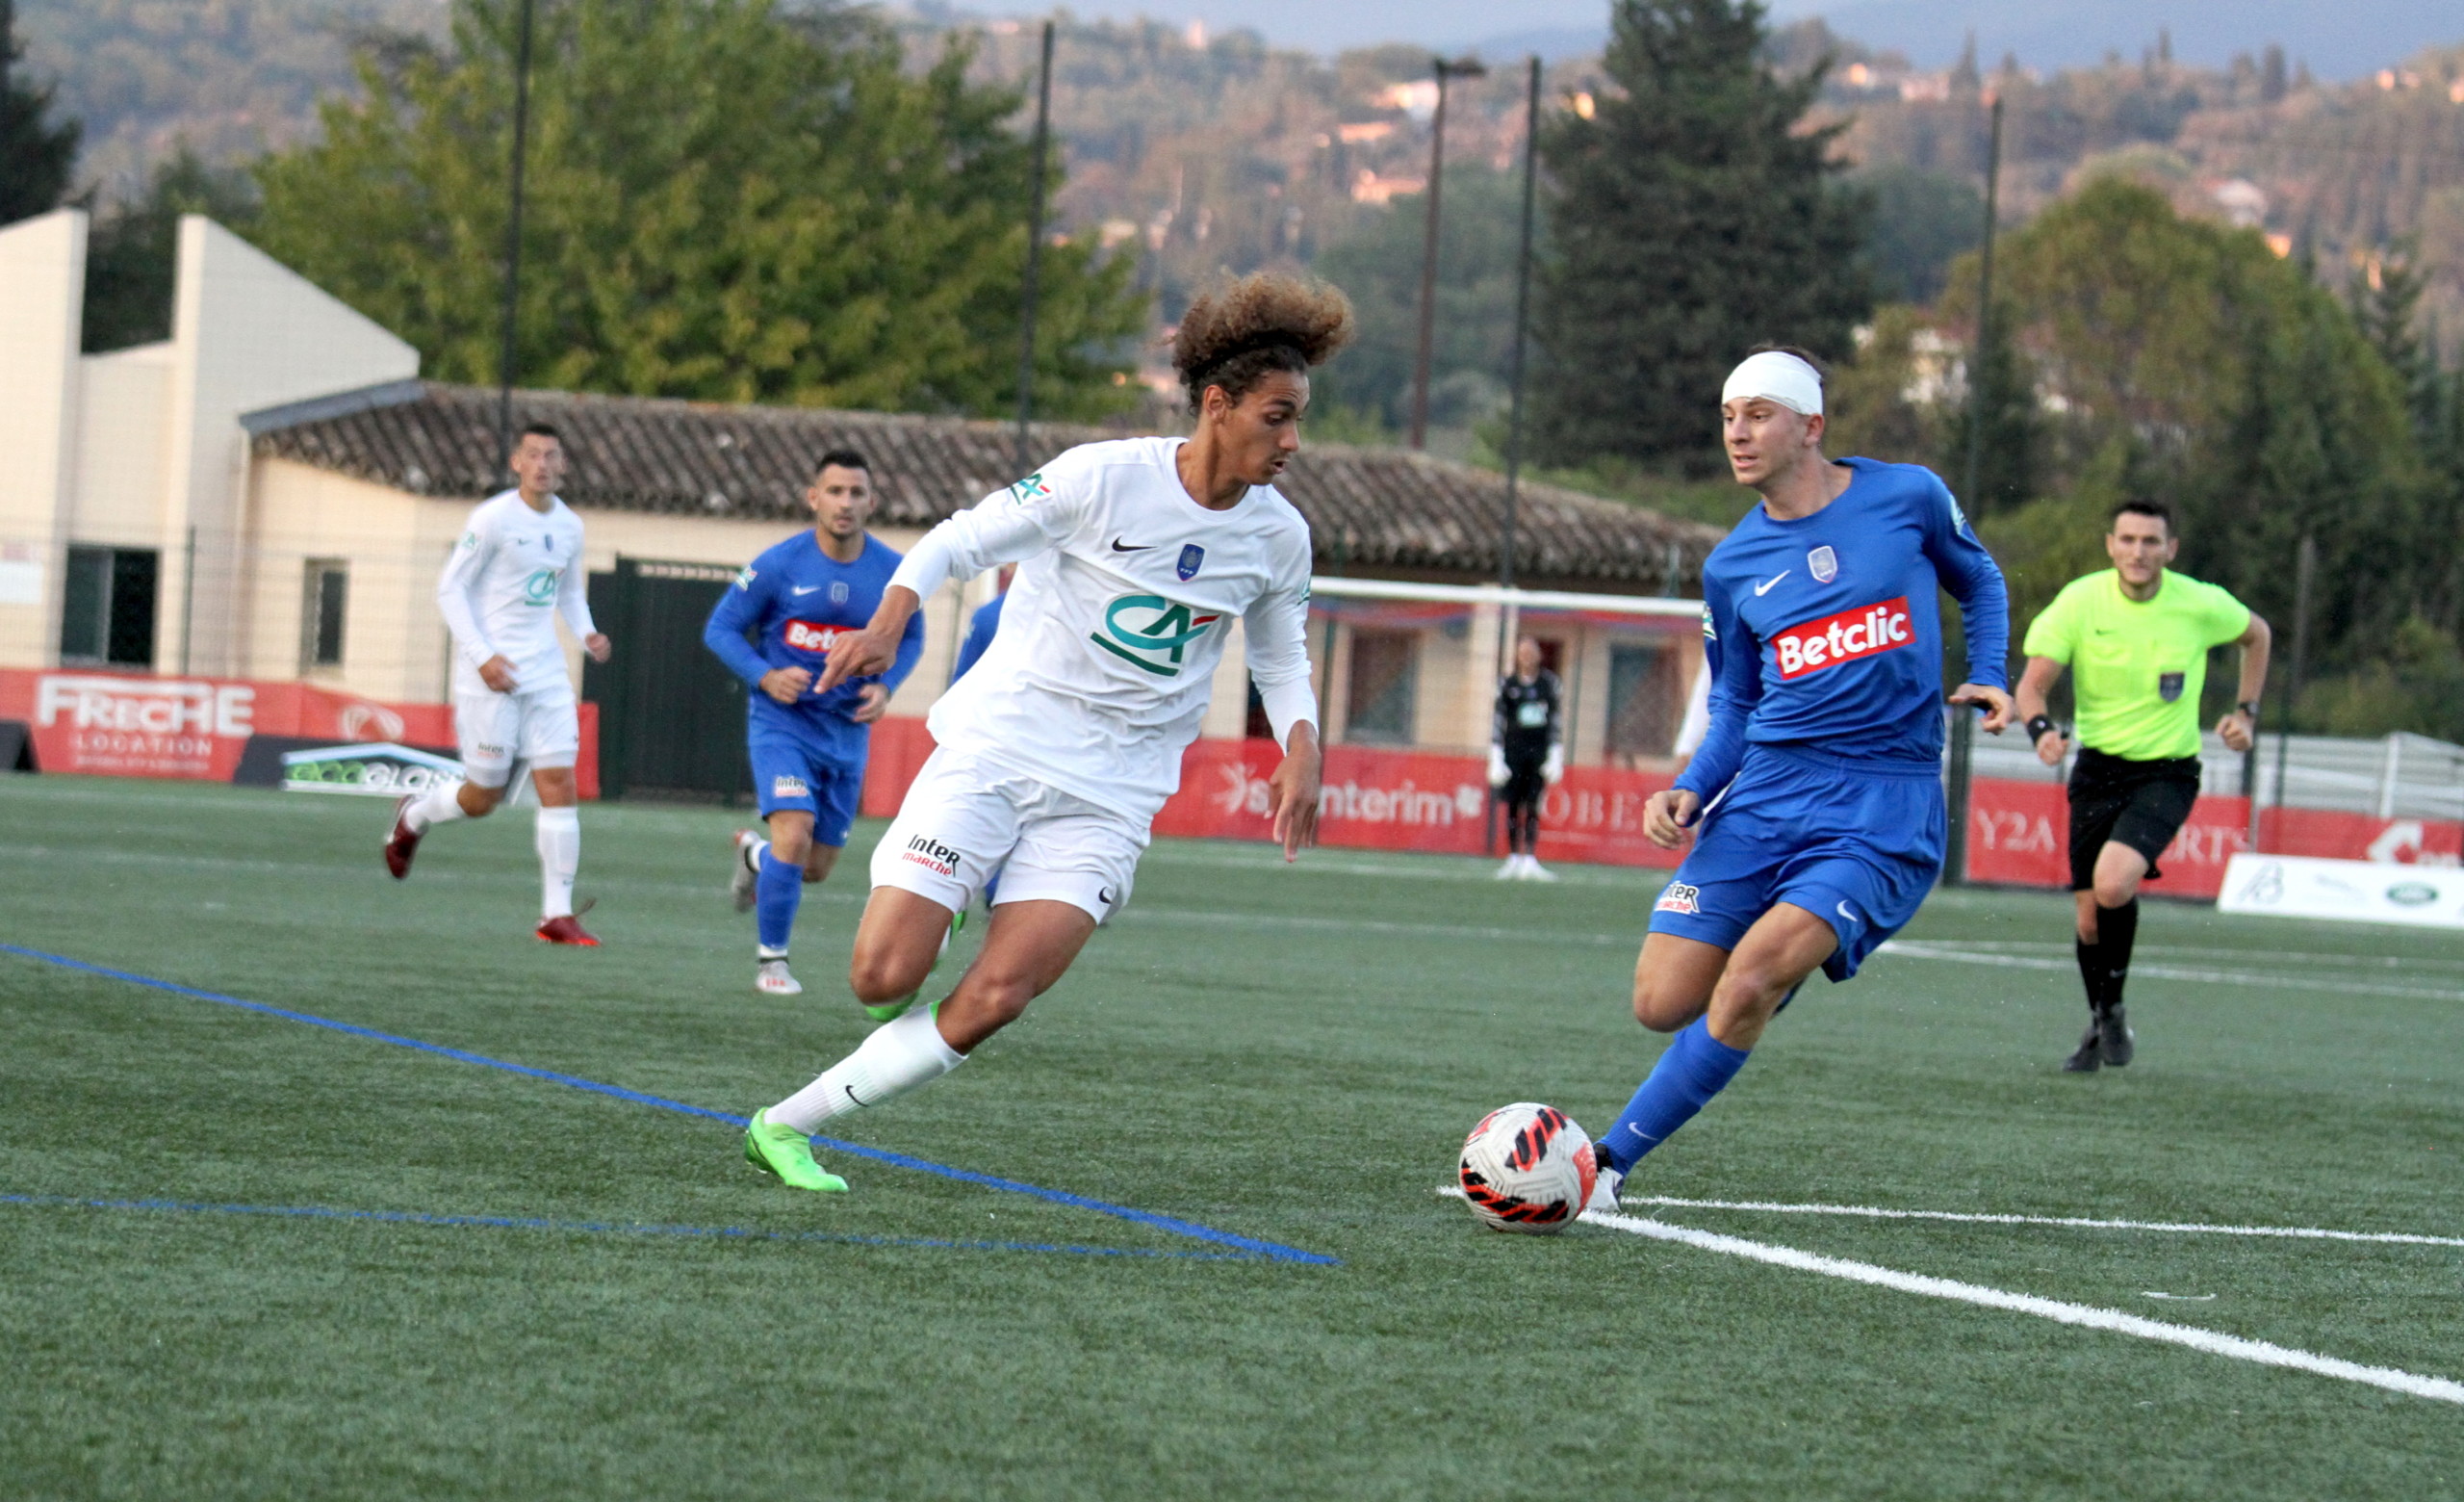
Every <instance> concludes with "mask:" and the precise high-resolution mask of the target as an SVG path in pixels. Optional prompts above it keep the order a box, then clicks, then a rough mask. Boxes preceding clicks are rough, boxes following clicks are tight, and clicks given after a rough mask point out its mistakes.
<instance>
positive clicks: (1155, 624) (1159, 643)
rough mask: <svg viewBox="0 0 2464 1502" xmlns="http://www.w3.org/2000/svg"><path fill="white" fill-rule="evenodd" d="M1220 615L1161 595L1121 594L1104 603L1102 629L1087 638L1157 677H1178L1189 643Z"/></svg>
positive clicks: (1204, 631)
mask: <svg viewBox="0 0 2464 1502" xmlns="http://www.w3.org/2000/svg"><path fill="white" fill-rule="evenodd" d="M1124 617H1125V619H1124ZM1221 619H1222V617H1221V616H1219V615H1198V614H1194V613H1193V612H1192V611H1191V609H1190V608H1189V607H1188V606H1186V605H1176V604H1174V603H1173V602H1171V601H1169V600H1167V599H1165V598H1164V597H1163V596H1162V595H1151V594H1140V595H1122V596H1121V597H1120V598H1119V599H1117V600H1115V601H1114V602H1113V603H1112V604H1111V605H1109V606H1107V607H1105V609H1104V629H1103V630H1102V631H1099V632H1095V633H1093V634H1091V635H1089V636H1088V638H1087V639H1088V640H1090V641H1091V642H1093V643H1094V644H1095V645H1097V646H1099V647H1101V648H1103V649H1104V650H1105V651H1107V652H1109V653H1111V654H1112V655H1113V656H1115V657H1117V658H1119V659H1120V660H1122V661H1125V662H1130V663H1133V664H1135V665H1137V666H1139V667H1142V668H1144V669H1145V670H1146V671H1148V672H1150V673H1153V674H1154V675H1155V676H1156V677H1158V678H1178V677H1179V676H1180V675H1181V659H1182V657H1183V655H1184V654H1186V653H1187V652H1188V651H1189V647H1190V643H1191V642H1193V641H1195V640H1197V638H1199V637H1200V636H1203V635H1205V634H1206V633H1207V630H1208V628H1210V627H1212V626H1213V625H1214V624H1215V623H1216V622H1217V621H1219V620H1221Z"/></svg>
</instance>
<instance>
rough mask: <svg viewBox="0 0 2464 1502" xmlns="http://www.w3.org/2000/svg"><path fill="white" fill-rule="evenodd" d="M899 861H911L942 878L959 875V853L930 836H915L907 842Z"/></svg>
mask: <svg viewBox="0 0 2464 1502" xmlns="http://www.w3.org/2000/svg"><path fill="white" fill-rule="evenodd" d="M899 859H900V860H902V861H913V862H914V863H915V864H916V865H918V866H921V867H923V868H925V869H927V870H930V871H936V872H938V873H939V874H941V875H943V876H955V875H957V874H958V873H959V853H958V852H957V851H956V850H953V849H951V848H950V847H949V846H948V845H945V844H943V843H941V842H939V841H938V840H936V839H934V838H933V837H932V836H931V835H917V836H916V837H915V838H914V839H912V840H910V841H909V842H907V849H906V850H905V851H904V852H902V853H901V854H900V856H899Z"/></svg>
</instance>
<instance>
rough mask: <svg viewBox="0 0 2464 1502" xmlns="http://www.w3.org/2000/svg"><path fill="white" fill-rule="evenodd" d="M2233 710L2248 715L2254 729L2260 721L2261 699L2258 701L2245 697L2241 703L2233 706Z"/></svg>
mask: <svg viewBox="0 0 2464 1502" xmlns="http://www.w3.org/2000/svg"><path fill="white" fill-rule="evenodd" d="M2233 712H2235V713H2237V714H2242V715H2246V716H2248V718H2249V721H2250V726H2251V728H2252V729H2254V730H2255V729H2257V728H2258V723H2259V701H2258V700H2256V699H2245V700H2243V701H2242V702H2241V703H2239V704H2237V705H2235V706H2233Z"/></svg>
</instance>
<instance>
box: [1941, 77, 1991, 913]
mask: <svg viewBox="0 0 2464 1502" xmlns="http://www.w3.org/2000/svg"><path fill="white" fill-rule="evenodd" d="M2001 186H2002V96H2001V95H2000V94H1995V95H1994V96H1993V108H1992V125H1991V128H1990V131H1989V135H1988V136H1987V138H1986V146H1985V253H1984V256H1983V261H1984V264H1983V265H1982V266H1980V267H1979V268H1978V275H1977V307H1976V349H1975V350H1973V351H1972V352H1971V353H1970V355H1969V358H1968V367H1967V466H1966V470H1967V473H1966V475H1965V478H1964V479H1963V481H1962V482H1961V485H1960V493H1961V494H1962V495H1963V496H1965V497H1967V504H1968V505H1969V506H1971V507H1974V506H1977V505H1980V502H1979V500H1978V498H1977V488H1976V487H1977V485H1978V483H1979V479H1978V477H1979V475H1980V474H1981V473H1982V471H1983V468H1984V460H1985V398H1986V392H1985V371H1986V365H1987V362H1988V361H1989V359H1990V358H1991V355H1990V354H1989V345H1990V343H1991V341H1992V338H1993V231H1994V220H1995V219H1996V218H1997V217H1998V215H1997V210H1998V208H1999V206H2000V205H1999V201H1998V200H1999V198H2000V189H2001ZM1949 749H1950V765H1949V767H1948V769H1947V773H1948V775H1947V781H1948V783H1949V786H1948V787H1947V788H1946V789H1944V790H1943V791H1944V798H1945V801H1946V802H1947V803H1948V804H1949V805H1950V818H1949V820H1948V822H1949V826H1950V827H1949V831H1948V834H1949V838H1948V839H1947V840H1945V841H1944V842H1943V850H1942V885H1944V886H1946V887H1963V886H1965V885H1967V815H1968V794H1969V790H1970V789H1971V788H1972V787H1973V786H1974V783H1975V766H1976V715H1975V712H1973V711H1971V710H1970V709H1968V708H1967V707H1966V706H1965V705H1962V706H1960V707H1958V708H1957V709H1955V710H1953V711H1952V712H1951V725H1950V748H1949Z"/></svg>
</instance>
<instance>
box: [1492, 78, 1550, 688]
mask: <svg viewBox="0 0 2464 1502" xmlns="http://www.w3.org/2000/svg"><path fill="white" fill-rule="evenodd" d="M1539 180H1540V58H1539V56H1538V54H1536V53H1535V54H1533V56H1532V59H1531V91H1530V97H1529V99H1528V100H1527V102H1526V104H1525V106H1524V113H1523V248H1522V249H1521V251H1520V252H1518V254H1517V256H1516V260H1515V271H1514V353H1513V355H1512V357H1511V360H1510V363H1509V364H1508V367H1507V372H1508V375H1507V379H1508V383H1509V388H1510V390H1511V391H1512V393H1513V395H1512V397H1511V398H1510V400H1509V401H1508V404H1507V408H1506V422H1505V539H1504V542H1503V545H1502V546H1501V547H1500V548H1499V550H1498V583H1499V584H1500V585H1501V586H1503V587H1504V588H1507V589H1511V588H1513V587H1514V563H1515V558H1514V546H1515V536H1514V527H1515V520H1516V518H1515V509H1516V504H1517V502H1518V501H1519V500H1520V498H1521V488H1520V487H1521V482H1522V479H1523V362H1524V354H1525V349H1526V341H1527V337H1528V333H1527V330H1528V328H1529V325H1530V315H1531V214H1532V206H1533V203H1534V201H1535V199H1536V197H1537V188H1538V184H1539ZM1501 645H1502V643H1501Z"/></svg>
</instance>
